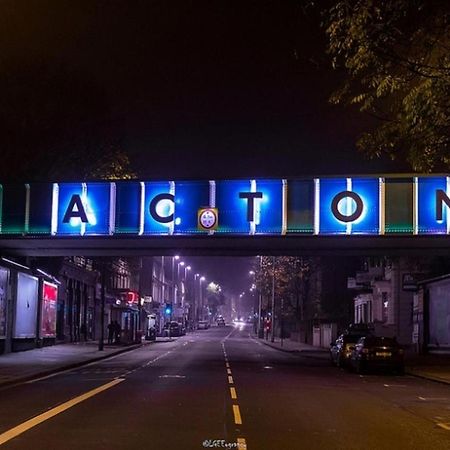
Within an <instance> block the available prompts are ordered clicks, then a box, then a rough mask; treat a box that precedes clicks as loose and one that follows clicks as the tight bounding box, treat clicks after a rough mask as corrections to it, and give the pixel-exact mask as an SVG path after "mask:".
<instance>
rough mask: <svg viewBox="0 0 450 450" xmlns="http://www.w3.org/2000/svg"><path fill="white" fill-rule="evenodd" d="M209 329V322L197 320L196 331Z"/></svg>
mask: <svg viewBox="0 0 450 450" xmlns="http://www.w3.org/2000/svg"><path fill="white" fill-rule="evenodd" d="M208 328H209V322H208V321H207V320H199V322H198V325H197V329H198V330H207V329H208Z"/></svg>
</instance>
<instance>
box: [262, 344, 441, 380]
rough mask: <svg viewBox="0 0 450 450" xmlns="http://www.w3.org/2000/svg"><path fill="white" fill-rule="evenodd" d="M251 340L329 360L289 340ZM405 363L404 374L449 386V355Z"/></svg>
mask: <svg viewBox="0 0 450 450" xmlns="http://www.w3.org/2000/svg"><path fill="white" fill-rule="evenodd" d="M253 338H254V339H255V340H256V341H258V342H261V343H262V344H265V345H268V346H269V347H272V348H275V349H277V350H281V351H283V352H288V353H299V354H301V355H302V356H308V357H311V358H319V359H326V360H329V359H330V354H329V351H328V349H327V348H321V347H314V346H312V345H308V344H304V343H301V342H294V341H291V340H290V339H284V340H283V345H281V340H280V339H279V338H276V339H275V342H271V341H270V339H269V340H265V339H258V338H257V337H256V336H253ZM405 363H406V367H405V372H406V373H407V374H408V375H413V376H415V377H419V378H424V379H427V380H431V381H437V382H439V383H445V384H449V385H450V355H434V354H430V355H411V356H407V357H406V359H405Z"/></svg>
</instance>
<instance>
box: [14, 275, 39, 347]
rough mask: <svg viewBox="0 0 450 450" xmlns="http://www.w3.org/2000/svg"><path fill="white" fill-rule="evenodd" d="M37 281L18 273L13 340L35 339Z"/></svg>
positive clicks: (34, 278)
mask: <svg viewBox="0 0 450 450" xmlns="http://www.w3.org/2000/svg"><path fill="white" fill-rule="evenodd" d="M37 302H38V279H37V278H36V277H33V276H31V275H27V274H25V273H19V275H18V285H17V304H16V321H15V326H14V337H15V338H21V339H24V338H34V337H36V321H37Z"/></svg>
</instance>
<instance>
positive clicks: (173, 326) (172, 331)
mask: <svg viewBox="0 0 450 450" xmlns="http://www.w3.org/2000/svg"><path fill="white" fill-rule="evenodd" d="M182 334H183V331H182V327H181V324H180V323H178V322H175V321H171V322H167V323H166V324H165V325H164V329H163V335H164V336H175V337H176V336H182Z"/></svg>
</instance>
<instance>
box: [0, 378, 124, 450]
mask: <svg viewBox="0 0 450 450" xmlns="http://www.w3.org/2000/svg"><path fill="white" fill-rule="evenodd" d="M122 381H125V379H124V378H117V379H115V380H113V381H110V382H109V383H106V384H104V385H103V386H100V387H98V388H95V389H92V390H91V391H89V392H86V393H85V394H83V395H80V396H78V397H75V398H73V399H72V400H69V401H67V402H65V403H62V404H61V405H59V406H57V407H55V408H52V409H50V410H49V411H46V412H45V413H42V414H39V416H36V417H33V418H32V419H30V420H27V421H26V422H23V423H21V424H20V425H17V426H16V427H14V428H11V429H10V430H8V431H5V432H4V433H2V434H0V445H2V444H4V443H5V442H8V441H9V440H11V439H13V438H15V437H17V436H19V435H20V434H22V433H25V431H28V430H29V429H31V428H33V427H35V426H36V425H39V424H41V423H42V422H45V421H46V420H48V419H51V418H52V417H54V416H56V415H58V414H60V413H62V412H64V411H66V410H67V409H69V408H72V407H73V406H75V405H78V403H81V402H83V401H84V400H87V399H88V398H90V397H93V396H94V395H97V394H100V392H103V391H106V390H107V389H109V388H112V387H113V386H115V385H116V384H119V383H121V382H122Z"/></svg>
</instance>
